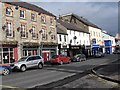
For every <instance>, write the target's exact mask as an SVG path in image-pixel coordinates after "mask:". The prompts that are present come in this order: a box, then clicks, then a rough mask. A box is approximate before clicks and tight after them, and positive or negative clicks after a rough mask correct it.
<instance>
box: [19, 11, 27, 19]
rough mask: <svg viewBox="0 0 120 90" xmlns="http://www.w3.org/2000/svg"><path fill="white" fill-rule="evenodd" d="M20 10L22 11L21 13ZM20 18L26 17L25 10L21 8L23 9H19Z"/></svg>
mask: <svg viewBox="0 0 120 90" xmlns="http://www.w3.org/2000/svg"><path fill="white" fill-rule="evenodd" d="M22 11H23V14H22ZM21 15H23V16H21ZM20 18H22V19H25V18H26V10H23V9H21V10H20Z"/></svg>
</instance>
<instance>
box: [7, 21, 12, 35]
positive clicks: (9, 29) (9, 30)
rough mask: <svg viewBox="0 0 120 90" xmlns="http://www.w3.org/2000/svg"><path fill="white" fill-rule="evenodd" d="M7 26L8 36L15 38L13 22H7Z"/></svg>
mask: <svg viewBox="0 0 120 90" xmlns="http://www.w3.org/2000/svg"><path fill="white" fill-rule="evenodd" d="M6 24H7V31H6V36H7V37H13V22H12V21H6ZM9 24H10V25H9Z"/></svg>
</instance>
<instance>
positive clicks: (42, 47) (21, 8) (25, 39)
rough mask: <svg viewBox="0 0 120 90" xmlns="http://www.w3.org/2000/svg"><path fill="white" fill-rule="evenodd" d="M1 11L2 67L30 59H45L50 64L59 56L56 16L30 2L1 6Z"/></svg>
mask: <svg viewBox="0 0 120 90" xmlns="http://www.w3.org/2000/svg"><path fill="white" fill-rule="evenodd" d="M0 11H1V12H2V13H0V14H1V15H0V30H1V32H0V42H1V43H0V57H1V63H11V60H12V59H15V60H18V59H19V58H20V57H23V56H29V55H42V56H43V57H44V59H45V60H48V59H49V57H50V56H51V55H52V54H53V53H56V48H57V32H56V17H55V16H54V15H53V14H51V13H48V12H47V11H45V10H43V9H41V8H39V7H37V6H34V5H31V4H29V3H26V2H0ZM48 45H51V46H52V47H50V48H49V47H48Z"/></svg>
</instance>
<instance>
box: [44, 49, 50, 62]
mask: <svg viewBox="0 0 120 90" xmlns="http://www.w3.org/2000/svg"><path fill="white" fill-rule="evenodd" d="M49 55H50V52H47V51H46V52H43V58H44V61H49Z"/></svg>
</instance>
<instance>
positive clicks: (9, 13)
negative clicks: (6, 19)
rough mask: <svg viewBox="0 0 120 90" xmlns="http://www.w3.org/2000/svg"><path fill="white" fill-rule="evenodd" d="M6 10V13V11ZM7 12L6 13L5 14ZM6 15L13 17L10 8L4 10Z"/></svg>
mask: <svg viewBox="0 0 120 90" xmlns="http://www.w3.org/2000/svg"><path fill="white" fill-rule="evenodd" d="M7 10H8V11H7ZM7 12H8V13H7ZM6 15H8V16H12V15H13V11H12V9H11V8H10V7H7V8H6Z"/></svg>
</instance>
